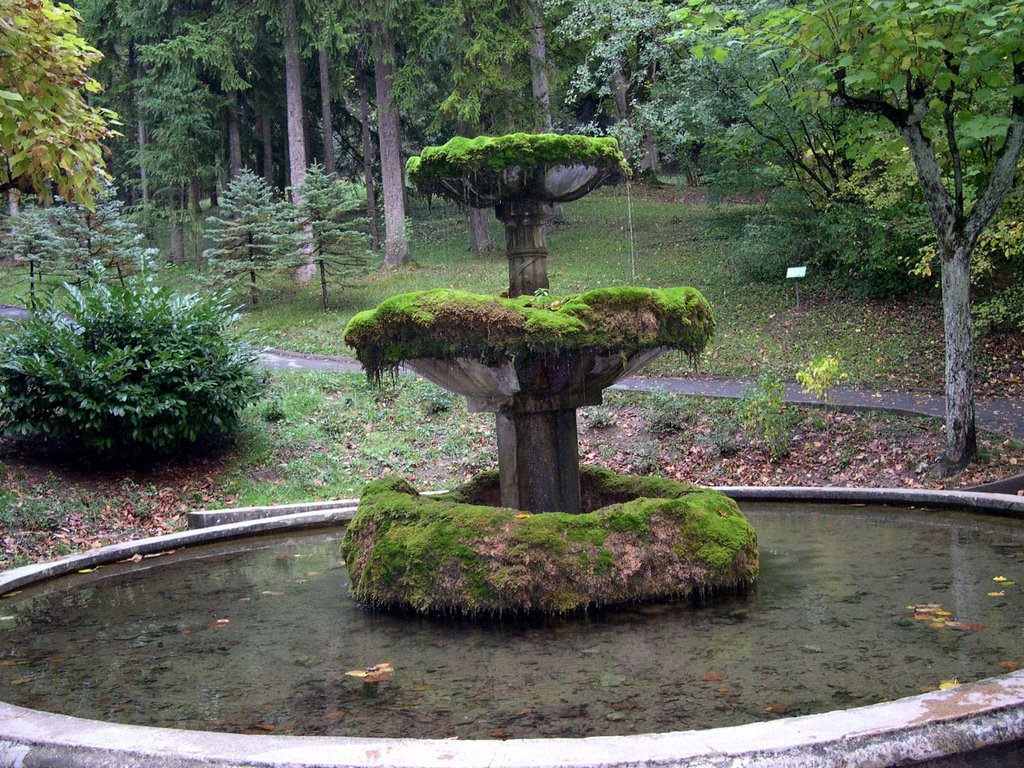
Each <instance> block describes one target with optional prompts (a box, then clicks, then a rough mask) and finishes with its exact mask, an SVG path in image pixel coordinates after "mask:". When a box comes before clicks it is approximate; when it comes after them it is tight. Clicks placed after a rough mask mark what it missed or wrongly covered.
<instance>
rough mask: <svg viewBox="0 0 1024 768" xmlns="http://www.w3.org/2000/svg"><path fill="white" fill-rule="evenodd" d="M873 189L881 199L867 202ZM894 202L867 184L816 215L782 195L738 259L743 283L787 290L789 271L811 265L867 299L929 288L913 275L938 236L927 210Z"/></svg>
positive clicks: (756, 224)
mask: <svg viewBox="0 0 1024 768" xmlns="http://www.w3.org/2000/svg"><path fill="white" fill-rule="evenodd" d="M872 190H874V191H877V193H878V194H877V196H876V197H875V198H871V199H870V200H865V199H864V197H865V196H866V195H868V193H869V192H871V191H872ZM892 197H894V196H892V195H889V196H887V195H885V194H883V192H882V191H880V190H878V187H877V185H876V186H872V185H867V184H865V185H864V186H863V188H858V189H857V190H856V192H853V191H848V192H846V193H844V194H843V195H842V196H840V197H837V198H836V199H834V200H832V201H830V202H829V204H828V205H827V206H826V207H825V208H824V209H822V210H815V209H814V208H812V207H811V206H810V205H809V204H808V203H807V202H806V201H805V200H801V199H800V198H799V197H798V196H796V195H794V194H793V193H792V192H791V191H790V190H783V191H781V192H779V193H778V194H777V195H776V198H775V200H774V201H773V203H772V205H771V206H768V207H766V208H765V209H764V210H763V211H762V212H761V213H759V214H758V215H757V216H754V217H752V218H751V219H750V220H749V221H748V222H747V225H746V228H745V230H744V233H743V240H742V242H741V246H740V248H739V249H738V252H737V255H736V259H737V262H736V264H735V266H736V271H737V276H738V277H739V278H741V279H743V280H747V281H749V280H753V281H758V282H778V283H782V282H783V281H784V279H785V274H786V268H787V267H792V266H798V265H808V266H811V267H812V272H813V273H816V274H817V275H828V276H829V279H830V282H831V283H832V284H833V285H838V286H840V287H842V288H843V289H845V290H848V291H850V292H852V293H854V294H855V295H858V296H861V297H864V298H878V297H883V296H892V295H897V294H901V293H907V292H909V291H914V290H919V289H921V288H922V287H924V286H926V285H927V283H925V282H923V281H922V280H921V279H920V277H919V276H918V275H915V274H911V268H912V265H914V264H915V263H917V261H918V260H919V259H920V249H921V244H922V243H923V242H928V239H929V237H930V238H931V239H932V240H934V236H932V235H931V234H930V229H929V227H930V224H929V223H928V220H927V218H926V217H925V216H924V215H923V213H922V211H921V210H920V206H919V205H916V204H915V203H914V201H912V200H911V201H909V202H906V201H904V202H891V203H890V202H889V201H890V198H892ZM901 200H902V198H901Z"/></svg>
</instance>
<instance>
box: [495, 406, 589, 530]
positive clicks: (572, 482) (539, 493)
mask: <svg viewBox="0 0 1024 768" xmlns="http://www.w3.org/2000/svg"><path fill="white" fill-rule="evenodd" d="M495 419H496V423H497V432H498V466H499V467H500V470H499V477H500V483H501V506H503V507H511V508H512V509H526V510H529V511H530V512H572V513H578V512H580V511H582V510H581V503H580V457H579V448H578V444H579V443H578V436H577V434H576V409H575V408H559V409H557V410H553V411H536V412H532V413H531V412H526V413H524V412H499V413H497V414H496V415H495Z"/></svg>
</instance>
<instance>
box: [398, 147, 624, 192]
mask: <svg viewBox="0 0 1024 768" xmlns="http://www.w3.org/2000/svg"><path fill="white" fill-rule="evenodd" d="M556 165H587V166H591V167H594V168H600V169H603V170H608V171H617V172H620V171H621V172H625V171H626V165H625V161H624V160H623V156H622V152H620V151H619V144H618V142H617V141H616V140H615V139H613V138H610V137H603V138H596V137H594V136H579V135H572V134H556V133H510V134H506V135H505V136H477V137H476V138H472V139H467V138H464V137H462V136H456V137H454V138H452V139H450V140H449V141H448V142H446V143H445V144H442V145H441V146H439V147H425V148H424V149H423V152H421V153H420V155H419V156H418V157H411V158H409V161H408V163H406V173H407V175H408V177H409V181H410V182H411V183H413V184H415V185H416V186H417V187H418V188H419V189H420V191H421V192H425V193H426V192H430V191H432V188H433V184H434V182H435V180H436V179H461V178H465V177H467V176H473V175H476V174H487V173H496V172H500V171H504V170H506V169H508V168H512V167H514V166H519V167H521V168H531V167H535V166H544V167H550V166H556Z"/></svg>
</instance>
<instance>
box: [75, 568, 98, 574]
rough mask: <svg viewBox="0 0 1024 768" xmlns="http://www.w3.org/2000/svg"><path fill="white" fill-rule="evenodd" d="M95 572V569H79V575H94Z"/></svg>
mask: <svg viewBox="0 0 1024 768" xmlns="http://www.w3.org/2000/svg"><path fill="white" fill-rule="evenodd" d="M95 570H96V569H95V568H79V569H78V572H79V573H92V572H93V571H95Z"/></svg>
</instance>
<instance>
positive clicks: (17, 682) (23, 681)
mask: <svg viewBox="0 0 1024 768" xmlns="http://www.w3.org/2000/svg"><path fill="white" fill-rule="evenodd" d="M37 677H38V675H32V676H31V677H19V678H18V679H17V680H11V685H25V684H26V683H31V682H32V681H33V680H35V679H36V678H37Z"/></svg>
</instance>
